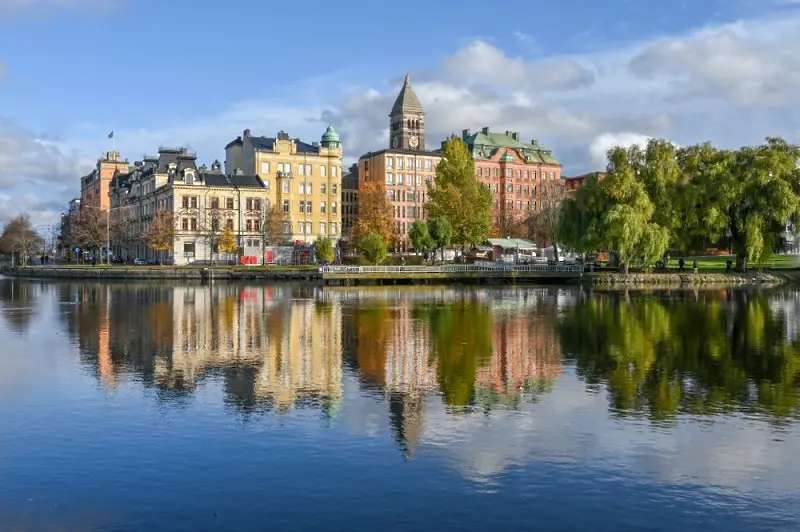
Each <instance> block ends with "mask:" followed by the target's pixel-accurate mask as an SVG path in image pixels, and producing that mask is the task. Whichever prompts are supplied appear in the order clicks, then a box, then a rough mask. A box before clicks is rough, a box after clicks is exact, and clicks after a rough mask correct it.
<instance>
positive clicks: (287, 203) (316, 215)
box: [225, 126, 342, 242]
mask: <svg viewBox="0 0 800 532" xmlns="http://www.w3.org/2000/svg"><path fill="white" fill-rule="evenodd" d="M237 170H238V171H241V172H242V173H244V174H245V175H254V176H258V177H259V178H260V179H261V180H262V181H263V182H264V186H265V188H266V193H267V198H268V200H269V204H271V205H273V204H274V205H278V206H280V208H281V209H282V210H283V213H284V216H285V221H284V233H285V234H286V236H287V238H289V239H291V240H296V241H305V242H313V241H314V240H316V238H317V236H329V237H330V238H332V239H333V240H338V239H339V237H340V235H341V233H342V200H341V194H342V143H341V141H340V140H339V135H337V134H336V132H335V131H334V130H333V128H332V127H331V126H328V129H327V130H326V131H325V133H324V134H323V135H322V138H321V141H320V142H312V143H311V144H308V143H306V142H303V141H301V140H300V139H293V138H291V137H290V136H289V135H288V134H287V133H286V132H284V131H281V132H279V133H278V135H277V136H276V137H254V136H252V135H251V134H250V130H249V129H245V130H244V133H243V134H242V136H241V137H237V138H236V139H235V140H234V141H232V142H230V143H229V144H228V145H227V146H226V147H225V171H226V173H228V174H233V173H235V172H236V171H237Z"/></svg>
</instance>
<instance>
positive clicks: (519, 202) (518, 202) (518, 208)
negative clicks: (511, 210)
mask: <svg viewBox="0 0 800 532" xmlns="http://www.w3.org/2000/svg"><path fill="white" fill-rule="evenodd" d="M517 210H518V211H521V210H522V201H520V200H517Z"/></svg>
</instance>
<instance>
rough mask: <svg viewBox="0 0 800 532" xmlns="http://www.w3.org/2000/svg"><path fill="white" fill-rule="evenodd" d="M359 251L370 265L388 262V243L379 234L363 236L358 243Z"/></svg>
mask: <svg viewBox="0 0 800 532" xmlns="http://www.w3.org/2000/svg"><path fill="white" fill-rule="evenodd" d="M358 250H359V252H361V255H362V256H363V257H364V258H365V259H367V262H369V263H370V264H380V263H382V262H383V261H384V260H386V254H387V250H386V241H385V240H384V239H383V237H382V236H381V235H379V234H378V233H370V234H368V235H364V236H362V237H361V239H360V240H359V241H358Z"/></svg>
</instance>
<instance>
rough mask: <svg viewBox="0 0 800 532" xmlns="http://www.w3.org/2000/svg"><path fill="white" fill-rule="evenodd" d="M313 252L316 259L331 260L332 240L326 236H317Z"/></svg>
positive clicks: (332, 254)
mask: <svg viewBox="0 0 800 532" xmlns="http://www.w3.org/2000/svg"><path fill="white" fill-rule="evenodd" d="M314 252H315V253H316V254H317V259H318V260H324V261H326V262H333V256H334V253H333V241H332V240H331V239H330V238H328V237H326V236H321V237H318V238H317V239H316V240H315V241H314Z"/></svg>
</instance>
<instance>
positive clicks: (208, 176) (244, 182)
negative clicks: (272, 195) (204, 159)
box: [199, 170, 264, 188]
mask: <svg viewBox="0 0 800 532" xmlns="http://www.w3.org/2000/svg"><path fill="white" fill-rule="evenodd" d="M199 175H200V179H202V180H203V183H205V185H206V186H207V187H217V188H221V187H235V188H264V182H263V181H262V180H261V178H260V177H258V176H257V175H243V174H231V175H228V174H223V173H222V172H215V171H213V170H211V171H208V172H200V173H199Z"/></svg>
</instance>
